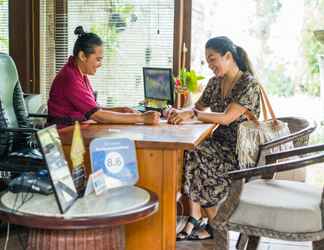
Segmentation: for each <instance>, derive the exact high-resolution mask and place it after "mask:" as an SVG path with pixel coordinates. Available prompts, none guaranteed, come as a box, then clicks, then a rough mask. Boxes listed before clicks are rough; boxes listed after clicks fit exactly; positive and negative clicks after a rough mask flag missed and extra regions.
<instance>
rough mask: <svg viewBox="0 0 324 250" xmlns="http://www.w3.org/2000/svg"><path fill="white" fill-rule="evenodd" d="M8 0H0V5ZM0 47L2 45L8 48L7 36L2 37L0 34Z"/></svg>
mask: <svg viewBox="0 0 324 250" xmlns="http://www.w3.org/2000/svg"><path fill="white" fill-rule="evenodd" d="M7 3H8V0H0V7H1V5H4V4H7ZM0 15H2V13H1V11H0ZM0 47H4V48H8V47H9V41H8V37H3V36H1V34H0Z"/></svg>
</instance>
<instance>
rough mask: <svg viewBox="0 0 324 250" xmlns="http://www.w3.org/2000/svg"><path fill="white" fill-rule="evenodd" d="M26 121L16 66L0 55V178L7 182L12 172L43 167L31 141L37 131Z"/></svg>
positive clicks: (42, 162) (35, 147)
mask: <svg viewBox="0 0 324 250" xmlns="http://www.w3.org/2000/svg"><path fill="white" fill-rule="evenodd" d="M35 116H38V117H44V118H46V115H42V114H36V115H35ZM29 118H30V115H29V114H28V113H27V109H26V105H25V102H24V98H23V92H22V89H21V86H20V83H19V79H18V73H17V69H16V65H15V63H14V61H13V60H12V58H11V57H10V56H8V55H7V54H4V53H0V179H1V178H2V179H3V178H5V179H10V176H11V173H12V172H14V173H16V172H24V171H36V170H38V169H41V168H43V167H45V164H44V161H43V159H42V156H41V154H40V153H39V151H38V150H37V142H36V140H35V139H34V133H35V132H36V131H37V130H36V129H34V128H32V124H31V122H30V119H29Z"/></svg>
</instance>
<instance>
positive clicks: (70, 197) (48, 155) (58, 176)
mask: <svg viewBox="0 0 324 250" xmlns="http://www.w3.org/2000/svg"><path fill="white" fill-rule="evenodd" d="M37 138H38V142H39V145H40V147H41V151H42V154H43V156H44V159H45V162H46V165H47V168H48V172H49V176H50V179H51V182H52V185H53V189H54V193H55V197H56V200H57V203H58V206H59V209H60V212H61V213H65V212H66V211H67V210H68V209H69V208H70V207H71V206H72V205H73V203H74V202H75V200H76V199H77V197H78V193H77V191H76V188H75V186H74V182H73V180H72V176H71V173H70V170H69V166H68V163H67V161H66V159H65V156H64V152H63V148H62V144H61V140H60V137H59V135H58V133H57V129H56V126H55V125H54V126H50V127H47V128H45V129H42V130H39V131H38V132H37Z"/></svg>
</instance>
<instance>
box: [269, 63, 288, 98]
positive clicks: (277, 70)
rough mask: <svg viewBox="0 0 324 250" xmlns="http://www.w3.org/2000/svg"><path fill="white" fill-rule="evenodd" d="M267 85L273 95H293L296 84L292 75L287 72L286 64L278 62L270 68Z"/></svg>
mask: <svg viewBox="0 0 324 250" xmlns="http://www.w3.org/2000/svg"><path fill="white" fill-rule="evenodd" d="M267 73H268V76H267V79H268V80H267V83H266V87H267V90H268V91H269V93H271V95H275V96H292V95H293V94H294V85H293V82H292V81H291V79H290V77H289V76H288V75H287V74H286V69H285V65H284V64H277V65H275V67H274V68H273V69H270V70H268V72H267Z"/></svg>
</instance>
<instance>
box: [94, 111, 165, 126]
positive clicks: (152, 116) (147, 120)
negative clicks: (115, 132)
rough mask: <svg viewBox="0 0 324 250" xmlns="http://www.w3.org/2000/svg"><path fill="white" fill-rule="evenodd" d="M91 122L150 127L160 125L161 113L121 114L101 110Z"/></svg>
mask: <svg viewBox="0 0 324 250" xmlns="http://www.w3.org/2000/svg"><path fill="white" fill-rule="evenodd" d="M90 119H91V120H94V121H96V122H98V123H111V124H135V123H144V124H149V125H155V124H159V122H160V113H158V112H155V111H148V112H145V113H119V112H114V111H108V110H102V109H99V110H98V111H96V112H95V113H93V114H92V115H91V116H90Z"/></svg>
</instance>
